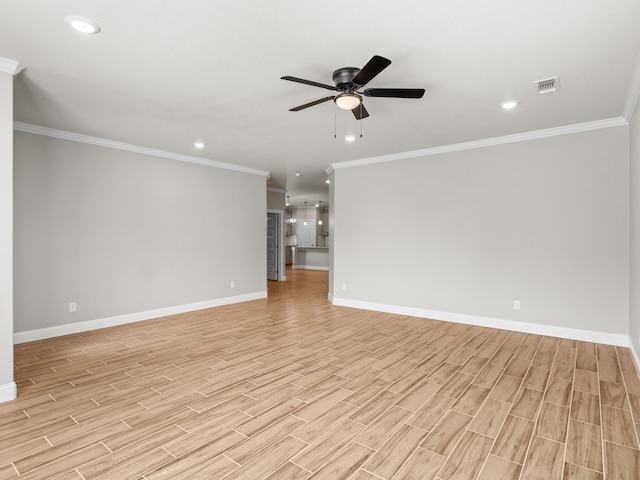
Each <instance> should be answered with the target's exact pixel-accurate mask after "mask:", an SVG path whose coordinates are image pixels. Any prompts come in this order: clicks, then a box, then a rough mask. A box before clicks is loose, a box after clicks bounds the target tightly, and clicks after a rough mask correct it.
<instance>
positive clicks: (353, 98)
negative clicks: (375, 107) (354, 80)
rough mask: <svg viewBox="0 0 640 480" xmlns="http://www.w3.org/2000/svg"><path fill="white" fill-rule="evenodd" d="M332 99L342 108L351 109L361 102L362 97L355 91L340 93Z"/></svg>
mask: <svg viewBox="0 0 640 480" xmlns="http://www.w3.org/2000/svg"><path fill="white" fill-rule="evenodd" d="M333 101H334V102H336V105H338V106H339V107H340V108H341V109H343V110H353V109H354V108H356V107H357V106H358V105H360V104H361V103H362V97H360V95H356V94H355V93H342V94H340V95H338V96H337V97H336V98H334V99H333Z"/></svg>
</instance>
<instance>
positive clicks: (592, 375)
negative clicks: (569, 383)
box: [573, 370, 599, 395]
mask: <svg viewBox="0 0 640 480" xmlns="http://www.w3.org/2000/svg"><path fill="white" fill-rule="evenodd" d="M573 389H574V390H578V391H580V392H586V393H592V394H594V395H598V393H599V390H598V389H599V385H598V374H597V373H596V372H588V371H586V370H576V374H575V379H574V382H573Z"/></svg>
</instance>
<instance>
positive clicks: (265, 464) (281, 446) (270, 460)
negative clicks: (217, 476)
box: [224, 437, 306, 480]
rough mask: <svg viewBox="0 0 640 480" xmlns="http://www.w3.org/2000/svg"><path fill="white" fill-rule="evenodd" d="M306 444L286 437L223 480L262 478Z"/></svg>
mask: <svg viewBox="0 0 640 480" xmlns="http://www.w3.org/2000/svg"><path fill="white" fill-rule="evenodd" d="M305 446H306V443H304V442H301V441H300V440H297V439H295V438H293V437H286V438H285V439H284V440H282V441H280V442H279V443H276V444H275V445H273V446H272V447H270V448H269V449H267V450H266V451H265V452H264V453H263V454H262V455H259V456H258V457H256V458H254V459H253V460H251V461H250V462H249V463H247V464H246V465H243V466H242V467H240V468H239V469H237V470H234V471H233V473H231V474H230V475H228V476H226V477H224V478H225V480H246V479H249V478H255V479H259V478H264V477H266V476H267V475H270V474H271V473H272V472H273V471H275V470H277V469H278V468H279V467H280V466H281V465H282V464H283V463H287V462H288V461H289V459H291V457H293V456H294V455H295V454H296V453H298V452H299V451H300V450H302V449H303V448H304V447H305Z"/></svg>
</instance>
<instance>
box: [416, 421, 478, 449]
mask: <svg viewBox="0 0 640 480" xmlns="http://www.w3.org/2000/svg"><path fill="white" fill-rule="evenodd" d="M472 419H473V417H470V416H468V415H463V414H461V413H458V412H454V411H450V412H449V413H447V415H446V416H445V417H444V418H443V419H442V421H441V422H440V423H439V424H438V425H437V426H436V427H435V428H434V429H433V430H431V432H430V433H429V435H427V437H426V438H425V440H424V441H423V442H422V443H421V444H420V447H421V448H424V449H425V450H429V451H431V452H434V453H437V454H438V455H442V456H443V457H448V456H449V454H450V453H451V452H452V451H453V448H454V447H455V446H456V444H457V443H458V440H459V439H460V437H462V435H463V434H464V432H465V430H466V429H467V426H468V425H469V423H470V422H471V420H472Z"/></svg>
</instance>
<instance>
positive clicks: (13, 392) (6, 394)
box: [0, 382, 18, 403]
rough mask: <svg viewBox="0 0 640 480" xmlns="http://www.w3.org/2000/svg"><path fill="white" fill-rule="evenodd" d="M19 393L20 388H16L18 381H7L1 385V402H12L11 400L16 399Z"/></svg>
mask: <svg viewBox="0 0 640 480" xmlns="http://www.w3.org/2000/svg"><path fill="white" fill-rule="evenodd" d="M17 394H18V390H17V388H16V383H15V382H11V383H5V384H4V385H0V403H3V402H10V401H11V400H15V399H16V396H17Z"/></svg>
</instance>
